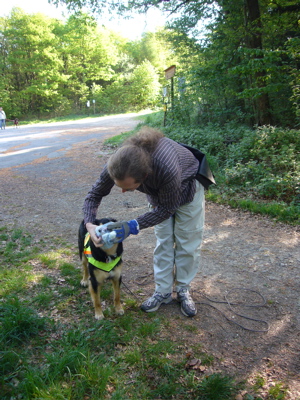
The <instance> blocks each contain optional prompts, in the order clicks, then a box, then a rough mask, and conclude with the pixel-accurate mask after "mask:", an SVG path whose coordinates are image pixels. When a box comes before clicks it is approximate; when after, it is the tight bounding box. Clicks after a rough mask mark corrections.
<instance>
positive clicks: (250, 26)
mask: <svg viewBox="0 0 300 400" xmlns="http://www.w3.org/2000/svg"><path fill="white" fill-rule="evenodd" d="M245 23H246V28H247V31H248V32H247V36H246V38H247V39H246V45H247V46H248V47H249V48H250V49H258V50H262V49H263V44H262V24H261V18H260V9H259V3H258V0H245ZM254 57H256V58H263V54H262V52H261V53H259V54H258V55H255V56H254ZM265 77H266V72H265V70H261V71H258V72H255V74H254V82H253V84H254V85H255V86H256V87H257V88H258V89H259V88H261V89H262V92H264V89H265V86H266V85H265ZM254 102H255V109H256V124H257V125H270V124H272V114H271V110H270V101H269V96H268V93H262V94H261V95H260V96H259V97H258V98H257V99H256V100H254Z"/></svg>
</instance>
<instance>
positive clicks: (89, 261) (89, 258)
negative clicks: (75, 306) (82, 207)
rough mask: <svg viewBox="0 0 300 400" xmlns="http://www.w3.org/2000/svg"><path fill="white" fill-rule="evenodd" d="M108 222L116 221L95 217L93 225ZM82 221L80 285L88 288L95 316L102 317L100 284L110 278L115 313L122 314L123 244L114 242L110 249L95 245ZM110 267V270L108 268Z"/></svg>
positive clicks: (98, 318) (79, 240)
mask: <svg viewBox="0 0 300 400" xmlns="http://www.w3.org/2000/svg"><path fill="white" fill-rule="evenodd" d="M108 222H117V221H116V220H115V219H112V218H102V219H96V221H95V225H104V224H106V223H108ZM89 236H90V235H89V234H88V232H87V229H86V227H85V224H84V222H83V221H82V222H81V224H80V226H79V232H78V249H79V257H80V259H81V260H82V280H81V282H80V284H81V286H85V287H87V286H88V288H89V292H90V295H91V299H92V302H93V305H94V309H95V318H96V319H97V320H101V319H103V318H104V315H103V311H102V307H101V298H100V294H101V286H102V285H103V283H104V282H105V281H106V280H108V279H111V280H112V285H113V291H114V306H115V312H116V314H117V315H123V314H124V309H123V307H122V304H121V295H120V286H121V281H122V254H123V244H122V243H116V244H114V245H113V246H112V247H111V248H110V249H105V250H104V249H103V248H102V247H96V246H95V245H94V243H93V241H92V240H91V239H90V237H89ZM109 269H110V270H109Z"/></svg>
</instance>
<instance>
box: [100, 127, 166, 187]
mask: <svg viewBox="0 0 300 400" xmlns="http://www.w3.org/2000/svg"><path fill="white" fill-rule="evenodd" d="M163 136H164V135H163V133H162V132H160V131H159V130H157V129H154V128H150V127H148V126H144V127H143V128H142V129H141V130H140V131H139V132H138V133H137V134H136V135H134V136H132V137H130V138H129V139H128V140H126V142H125V143H124V145H123V146H122V147H120V148H119V149H118V150H117V151H116V153H115V154H113V155H112V156H111V157H110V159H109V160H108V163H107V169H108V173H109V175H110V177H111V178H112V179H113V180H119V181H123V180H124V179H126V178H127V177H131V178H134V179H135V181H136V182H137V183H139V182H142V181H143V180H144V179H145V178H146V176H147V175H148V174H150V173H151V171H152V168H151V164H152V161H151V155H152V153H153V152H154V150H155V148H156V146H157V143H158V141H159V140H160V139H161V138H162V137H163Z"/></svg>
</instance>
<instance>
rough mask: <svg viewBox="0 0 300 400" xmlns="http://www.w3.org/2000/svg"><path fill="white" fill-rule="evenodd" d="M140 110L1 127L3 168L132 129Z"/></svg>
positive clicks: (0, 141)
mask: <svg viewBox="0 0 300 400" xmlns="http://www.w3.org/2000/svg"><path fill="white" fill-rule="evenodd" d="M140 115H141V114H136V113H131V114H120V115H114V116H106V117H99V118H85V119H82V120H77V121H67V122H54V123H50V124H35V125H24V126H22V124H20V126H19V127H18V128H15V127H14V126H7V127H6V129H3V130H0V169H2V168H11V167H18V166H21V165H23V164H26V163H30V162H33V161H34V160H36V159H39V158H41V157H48V158H54V157H58V156H62V155H64V153H65V152H66V151H68V150H69V149H70V148H72V146H73V145H74V144H76V143H79V142H84V141H87V140H90V139H95V138H102V137H103V138H104V137H108V136H113V135H117V134H120V133H122V132H126V131H128V130H131V129H133V128H134V127H135V126H136V125H137V124H138V123H139V122H140V121H139V120H138V118H137V116H140Z"/></svg>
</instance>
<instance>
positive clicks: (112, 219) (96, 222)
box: [95, 218, 117, 225]
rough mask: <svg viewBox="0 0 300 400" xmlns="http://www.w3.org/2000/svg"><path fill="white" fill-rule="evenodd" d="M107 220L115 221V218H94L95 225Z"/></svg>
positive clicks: (102, 223)
mask: <svg viewBox="0 0 300 400" xmlns="http://www.w3.org/2000/svg"><path fill="white" fill-rule="evenodd" d="M108 222H117V220H116V219H114V218H101V219H96V220H95V225H104V224H107V223H108Z"/></svg>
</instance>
